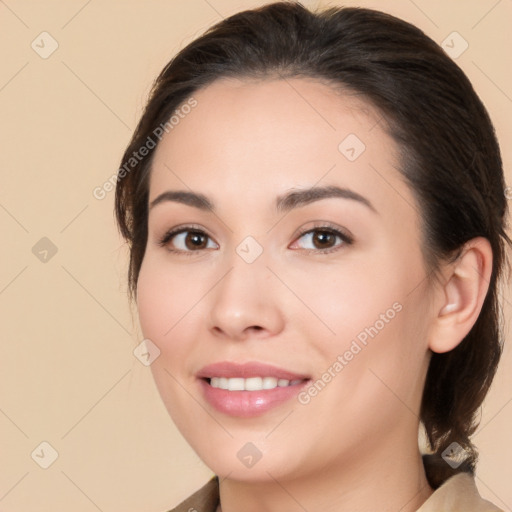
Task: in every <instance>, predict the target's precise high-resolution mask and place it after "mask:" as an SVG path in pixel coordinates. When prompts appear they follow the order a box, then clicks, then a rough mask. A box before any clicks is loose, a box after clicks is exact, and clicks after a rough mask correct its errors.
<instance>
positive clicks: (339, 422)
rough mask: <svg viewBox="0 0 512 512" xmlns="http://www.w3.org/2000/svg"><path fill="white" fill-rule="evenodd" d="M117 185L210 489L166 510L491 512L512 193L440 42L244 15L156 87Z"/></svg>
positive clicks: (142, 310)
mask: <svg viewBox="0 0 512 512" xmlns="http://www.w3.org/2000/svg"><path fill="white" fill-rule="evenodd" d="M127 163H128V165H127ZM121 168H122V169H123V172H122V173H121V171H120V173H119V175H118V183H117V190H116V214H117V219H118V222H119V226H120V230H121V232H122V234H123V236H124V237H125V238H126V240H127V241H128V242H129V245H130V250H131V253H130V256H131V259H130V271H129V282H130V290H131V292H132V297H133V298H135V299H136V301H137V306H138V311H139V318H140V322H141V327H142V330H143V333H144V336H145V338H147V339H148V343H149V344H150V346H151V348H152V350H153V351H154V352H155V353H158V354H159V357H157V358H156V359H155V361H154V362H153V363H152V366H151V368H152V372H153V375H154V378H155V381H156V384H157V387H158V389H159V392H160V394H161V397H162V399H163V401H164V403H165V405H166V407H167V409H168V411H169V413H170V414H171V416H172V418H173V419H174V421H175V422H176V425H177V426H178V428H179V429H180V431H181V432H182V434H183V435H184V437H185V438H186V439H187V440H188V442H189V443H190V445H191V446H192V447H193V448H194V450H196V452H197V453H198V454H199V456H200V457H201V458H202V459H203V460H204V462H205V463H206V464H207V465H208V466H209V467H210V468H211V469H212V470H213V471H214V472H215V474H216V477H215V478H214V479H212V480H211V481H210V482H209V483H208V484H207V485H206V486H205V487H204V488H203V489H201V490H200V491H199V492H198V493H197V494H195V495H194V496H193V497H191V498H190V499H189V500H187V501H186V502H184V503H182V504H181V505H180V506H178V508H176V509H175V510H176V511H181V510H187V511H190V510H194V509H195V510H198V511H201V512H202V511H220V510H222V511H223V512H232V511H235V510H243V511H244V512H247V511H253V510H254V511H257V510H258V511H261V510H268V511H273V510H280V511H283V510H286V511H294V510H320V509H321V510H336V511H338V512H339V511H354V510H358V511H370V510H372V511H374V510H379V511H382V510H386V511H388V510H389V511H398V510H400V511H402V512H409V511H415V510H421V511H422V512H425V511H431V510H436V511H439V510H443V511H445V510H458V511H460V510H464V511H470V510H478V511H480V510H498V509H497V508H496V507H495V506H493V505H492V504H490V503H489V502H487V501H484V500H482V499H481V498H480V496H479V495H478V493H477V491H476V487H475V483H474V480H473V472H474V469H475V462H476V450H475V448H474V446H473V445H472V443H471V441H470V436H471V434H472V433H473V432H474V430H475V428H476V424H475V412H476V411H477V410H478V408H479V406H480V405H481V403H482V401H483V399H484V397H485V395H486V392H487V390H488V388H489V386H490V384H491V381H492V378H493V375H494V373H495V369H496V366H497V363H498V360H499V357H500V353H501V341H500V340H501V334H500V326H499V323H498V315H499V295H498V289H497V287H498V284H499V280H500V278H501V276H502V273H503V269H504V266H505V262H506V256H505V248H506V245H507V244H509V245H510V243H511V241H510V238H508V236H507V234H506V231H505V219H506V198H505V194H504V188H505V185H504V178H503V172H502V166H501V158H500V153H499V148H498V144H497V142H496V139H495V136H494V131H493V128H492V125H491V122H490V120H489V118H488V115H487V113H486V111H485V109H484V107H483V105H482V103H481V102H480V100H479V99H478V97H477V95H476V94H475V92H474V91H473V89H472V87H471V85H470V83H469V81H468V80H467V78H466V77H465V75H464V74H463V73H462V71H461V70H460V69H459V68H458V67H457V66H456V65H455V64H454V63H453V62H452V61H451V60H450V58H449V57H448V56H446V55H445V54H444V52H443V51H442V50H441V49H440V48H439V47H438V46H437V45H436V44H435V43H434V42H433V41H432V40H430V39H429V38H428V37H426V36H425V35H424V34H423V33H422V32H421V31H420V30H418V29H417V28H415V27H413V26H411V25H409V24H408V23H405V22H403V21H401V20H398V19H396V18H394V17H392V16H389V15H386V14H383V13H380V12H377V11H372V10H367V9H354V8H344V9H334V8H333V9H330V10H327V11H325V12H322V13H317V14H314V13H312V12H310V11H308V10H307V9H305V8H304V7H303V6H301V5H300V4H295V3H287V2H282V3H275V4H270V5H268V6H265V7H263V8H260V9H256V10H252V11H245V12H242V13H239V14H237V15H235V16H232V17H230V18H228V19H226V20H224V21H222V22H221V23H219V24H217V25H216V26H214V27H213V28H211V29H210V30H209V31H207V33H206V34H204V35H203V36H201V37H199V38H198V39H196V40H195V41H193V42H192V43H191V44H189V45H188V46H187V47H186V48H184V49H183V50H182V51H181V52H180V53H179V54H178V55H177V56H176V57H175V58H174V59H173V60H172V61H171V62H170V63H169V64H168V65H167V66H166V68H165V69H164V70H163V71H162V72H161V74H160V76H159V77H158V78H157V80H156V83H155V85H154V88H153V91H152V94H151V97H150V100H149V102H148V105H147V107H146V110H145V112H144V114H143V116H142V118H141V120H140V122H139V125H138V127H137V129H136V131H135V134H134V136H133V138H132V141H131V142H130V144H129V146H128V148H127V150H126V152H125V155H124V157H123V161H122V166H121ZM420 426H421V429H422V431H423V432H424V433H425V435H426V440H427V444H428V448H429V454H428V455H424V456H422V455H421V453H420V450H419V447H418V429H419V428H420Z"/></svg>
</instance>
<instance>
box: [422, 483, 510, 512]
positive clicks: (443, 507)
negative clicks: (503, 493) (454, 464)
mask: <svg viewBox="0 0 512 512" xmlns="http://www.w3.org/2000/svg"><path fill="white" fill-rule="evenodd" d="M461 510H464V511H465V512H503V511H502V510H501V509H500V508H498V507H496V506H495V505H493V504H492V503H491V502H489V501H487V500H484V499H483V498H482V497H481V496H480V494H479V493H478V489H477V488H476V484H475V480H474V478H473V476H472V475H470V474H469V473H458V474H457V475H454V476H452V477H451V478H449V479H448V480H447V481H446V482H445V483H444V484H443V485H441V486H440V487H439V488H438V489H436V490H435V491H434V493H433V494H432V495H431V496H430V498H429V499H428V500H427V501H426V502H425V503H424V504H423V505H422V506H421V507H420V508H419V509H418V510H417V512H440V511H442V512H459V511H461Z"/></svg>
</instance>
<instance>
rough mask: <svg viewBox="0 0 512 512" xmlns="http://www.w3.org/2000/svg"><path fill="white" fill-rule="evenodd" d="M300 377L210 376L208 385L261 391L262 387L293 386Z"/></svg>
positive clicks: (297, 382)
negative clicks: (246, 377) (294, 378)
mask: <svg viewBox="0 0 512 512" xmlns="http://www.w3.org/2000/svg"><path fill="white" fill-rule="evenodd" d="M301 382H302V380H301V379H296V380H292V381H289V380H287V379H276V378H275V377H249V378H248V379H244V378H242V377H234V378H231V379H228V378H226V377H212V378H211V379H210V385H211V386H212V387H213V388H219V389H227V390H229V391H261V390H262V389H274V388H277V387H280V388H283V387H286V386H295V385H296V384H300V383H301Z"/></svg>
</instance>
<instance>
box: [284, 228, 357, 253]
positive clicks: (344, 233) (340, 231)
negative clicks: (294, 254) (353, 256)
mask: <svg viewBox="0 0 512 512" xmlns="http://www.w3.org/2000/svg"><path fill="white" fill-rule="evenodd" d="M322 230H324V231H329V232H331V233H333V234H335V235H336V236H339V237H340V238H341V239H342V241H343V243H342V244H340V245H337V246H334V247H330V248H326V249H300V248H299V249H295V250H302V251H305V252H314V253H328V252H332V251H336V250H340V249H341V248H342V247H343V246H346V245H352V244H353V243H354V236H353V235H352V233H350V231H348V230H347V229H346V228H343V227H341V226H338V225H336V224H332V223H330V222H326V221H315V222H314V223H313V225H309V226H308V227H301V228H300V229H299V230H298V231H297V232H296V233H295V235H294V236H293V241H292V242H291V244H290V245H293V244H295V243H296V242H297V241H298V240H299V239H300V238H302V237H303V236H304V235H306V234H308V233H311V232H314V231H322ZM288 247H289V246H288Z"/></svg>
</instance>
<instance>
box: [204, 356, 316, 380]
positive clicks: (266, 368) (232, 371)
mask: <svg viewBox="0 0 512 512" xmlns="http://www.w3.org/2000/svg"><path fill="white" fill-rule="evenodd" d="M197 377H198V378H200V379H210V378H212V377H226V378H228V379H229V378H236V377H242V378H244V379H247V378H249V377H275V378H276V379H286V380H290V381H291V380H299V379H300V380H304V379H309V377H308V376H307V375H304V374H300V373H294V372H291V371H288V370H285V369H283V368H278V367H277V366H273V365H270V364H266V363H259V362H256V361H253V362H247V363H235V362H231V361H222V362H218V363H213V364H209V365H207V366H205V367H203V368H202V369H201V370H199V372H198V373H197Z"/></svg>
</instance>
